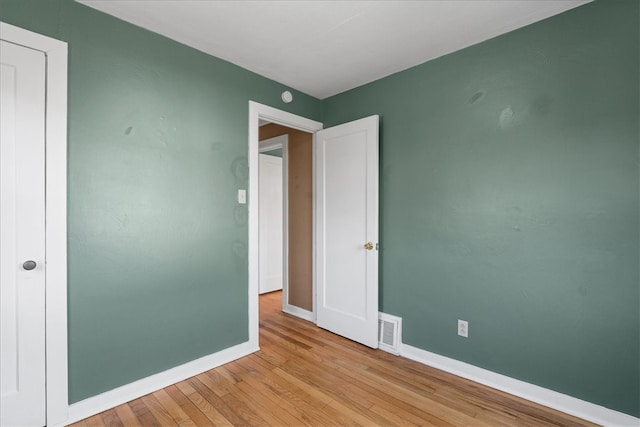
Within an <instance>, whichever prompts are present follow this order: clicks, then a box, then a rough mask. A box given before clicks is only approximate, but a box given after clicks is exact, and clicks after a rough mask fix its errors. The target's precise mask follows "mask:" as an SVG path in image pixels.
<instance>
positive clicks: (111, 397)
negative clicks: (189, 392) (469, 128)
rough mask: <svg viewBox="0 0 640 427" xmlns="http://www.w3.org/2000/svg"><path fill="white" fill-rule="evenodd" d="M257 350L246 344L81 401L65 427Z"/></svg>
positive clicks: (71, 408)
mask: <svg viewBox="0 0 640 427" xmlns="http://www.w3.org/2000/svg"><path fill="white" fill-rule="evenodd" d="M258 350H259V348H258V346H257V345H256V344H255V343H252V342H249V341H247V342H245V343H242V344H238V345H236V346H233V347H230V348H227V349H225V350H222V351H219V352H217V353H213V354H210V355H208V356H204V357H201V358H199V359H196V360H193V361H191V362H187V363H185V364H184V365H180V366H176V367H175V368H171V369H168V370H166V371H164V372H159V373H157V374H154V375H151V376H149V377H146V378H143V379H141V380H138V381H134V382H132V383H130V384H127V385H123V386H121V387H118V388H115V389H113V390H109V391H107V392H104V393H102V394H99V395H97V396H93V397H90V398H88V399H85V400H81V401H80V402H77V403H74V404H72V405H69V417H68V419H67V422H66V424H71V423H74V422H76V421H80V420H83V419H85V418H87V417H90V416H93V415H95V414H98V413H100V412H102V411H106V410H107V409H110V408H113V407H115V406H118V405H122V404H123V403H126V402H129V401H131V400H133V399H137V398H139V397H141V396H144V395H145V394H149V393H152V392H154V391H156V390H160V389H161V388H164V387H167V386H170V385H172V384H175V383H177V382H180V381H183V380H185V379H187V378H190V377H193V376H194V375H198V374H201V373H202V372H205V371H208V370H209V369H213V368H216V367H218V366H220V365H224V364H225V363H229V362H232V361H234V360H236V359H239V358H241V357H244V356H247V355H249V354H251V353H254V352H256V351H258Z"/></svg>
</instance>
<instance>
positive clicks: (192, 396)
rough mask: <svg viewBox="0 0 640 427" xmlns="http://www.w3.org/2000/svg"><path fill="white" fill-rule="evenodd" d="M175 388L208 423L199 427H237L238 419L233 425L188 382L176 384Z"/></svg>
mask: <svg viewBox="0 0 640 427" xmlns="http://www.w3.org/2000/svg"><path fill="white" fill-rule="evenodd" d="M176 386H177V388H178V389H179V390H180V391H181V392H182V393H183V394H184V395H185V396H187V398H188V399H189V400H190V401H191V402H192V403H193V404H194V405H195V407H196V408H198V409H199V410H200V411H201V412H202V413H203V414H204V415H205V417H206V418H207V419H208V421H206V422H205V423H203V424H201V425H207V424H206V423H213V424H214V425H220V426H233V425H239V423H238V421H239V419H236V420H235V421H236V423H235V424H234V423H233V422H232V421H230V420H229V419H227V418H226V417H225V416H224V415H223V414H221V413H220V411H218V408H217V407H216V406H215V405H214V404H213V402H210V401H209V400H208V399H207V397H206V396H203V395H202V394H200V393H199V392H198V391H197V390H196V389H195V388H194V387H192V385H191V383H190V382H189V381H183V382H181V383H178V384H176ZM199 425H200V424H199Z"/></svg>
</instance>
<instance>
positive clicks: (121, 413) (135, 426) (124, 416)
mask: <svg viewBox="0 0 640 427" xmlns="http://www.w3.org/2000/svg"><path fill="white" fill-rule="evenodd" d="M113 410H114V411H116V414H118V418H120V421H122V424H124V425H125V426H127V427H129V426H131V427H142V424H140V421H139V420H138V417H136V414H134V413H133V411H132V410H131V408H130V407H129V405H127V404H126V403H125V404H124V405H120V406H116V407H115V408H113Z"/></svg>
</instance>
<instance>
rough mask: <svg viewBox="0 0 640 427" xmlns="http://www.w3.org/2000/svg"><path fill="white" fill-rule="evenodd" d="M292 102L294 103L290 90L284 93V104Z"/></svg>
mask: <svg viewBox="0 0 640 427" xmlns="http://www.w3.org/2000/svg"><path fill="white" fill-rule="evenodd" d="M291 101H293V95H292V94H291V92H289V91H288V90H285V91H284V92H282V102H284V103H285V104H288V103H290V102H291Z"/></svg>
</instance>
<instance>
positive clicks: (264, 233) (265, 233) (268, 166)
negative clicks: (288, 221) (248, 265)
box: [258, 154, 283, 294]
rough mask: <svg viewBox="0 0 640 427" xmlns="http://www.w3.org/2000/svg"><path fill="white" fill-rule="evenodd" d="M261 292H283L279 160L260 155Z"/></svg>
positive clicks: (280, 174) (278, 158)
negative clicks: (279, 290) (281, 290)
mask: <svg viewBox="0 0 640 427" xmlns="http://www.w3.org/2000/svg"><path fill="white" fill-rule="evenodd" d="M259 157H260V159H259V162H260V163H259V166H258V167H259V169H260V182H259V187H260V189H259V197H260V201H259V209H260V255H259V256H260V293H261V294H263V293H265V292H271V291H275V290H278V289H282V279H283V275H282V273H283V257H282V253H283V249H282V237H283V228H282V224H283V216H282V205H283V203H282V158H281V157H276V156H270V155H267V154H260V156H259Z"/></svg>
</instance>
